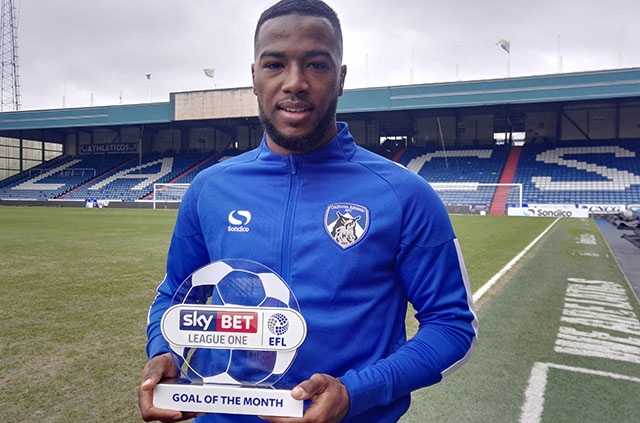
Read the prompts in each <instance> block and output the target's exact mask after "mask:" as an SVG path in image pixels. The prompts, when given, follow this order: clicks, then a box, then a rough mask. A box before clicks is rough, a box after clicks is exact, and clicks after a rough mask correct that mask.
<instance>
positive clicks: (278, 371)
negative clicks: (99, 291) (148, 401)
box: [154, 259, 306, 417]
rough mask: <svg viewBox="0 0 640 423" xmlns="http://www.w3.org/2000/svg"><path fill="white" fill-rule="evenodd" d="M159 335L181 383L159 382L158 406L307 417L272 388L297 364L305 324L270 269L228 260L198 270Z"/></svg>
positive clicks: (287, 396) (286, 391)
mask: <svg viewBox="0 0 640 423" xmlns="http://www.w3.org/2000/svg"><path fill="white" fill-rule="evenodd" d="M161 329H162V334H163V336H164V337H165V339H166V340H167V342H168V343H169V346H170V347H171V352H172V355H173V358H174V360H175V362H176V365H177V366H178V367H179V368H180V370H181V378H180V379H179V380H175V381H168V382H164V381H163V382H162V383H160V384H158V386H157V387H156V389H155V391H154V405H155V406H156V407H161V408H170V409H176V410H181V411H194V412H206V413H229V414H250V415H264V416H287V417H301V416H302V412H303V409H302V401H298V400H294V399H293V398H291V395H290V390H289V389H279V388H278V387H276V386H274V384H275V383H276V382H277V381H278V380H279V379H280V378H281V377H282V376H283V375H284V374H285V373H286V371H287V370H288V369H289V367H290V366H291V364H292V363H293V360H294V359H295V356H296V352H297V349H298V347H300V345H301V344H302V342H303V341H304V338H305V336H306V323H305V321H304V318H303V317H302V315H301V314H300V307H299V305H298V301H297V300H296V298H295V296H294V294H293V291H291V288H289V286H288V285H287V284H286V282H285V281H284V280H283V279H282V278H281V277H280V276H279V275H278V274H276V273H275V272H274V271H273V270H271V269H269V268H268V267H267V266H264V265H263V264H260V263H257V262H254V261H250V260H244V259H224V260H219V261H216V262H213V263H211V264H208V265H206V266H204V267H202V268H200V269H198V270H196V271H195V272H194V273H192V274H191V275H190V276H189V277H188V278H187V279H185V280H184V281H183V282H182V284H181V285H180V287H179V289H178V290H177V291H176V293H175V295H174V297H173V301H172V305H171V307H170V308H169V309H167V311H166V312H165V313H164V315H163V317H162V321H161Z"/></svg>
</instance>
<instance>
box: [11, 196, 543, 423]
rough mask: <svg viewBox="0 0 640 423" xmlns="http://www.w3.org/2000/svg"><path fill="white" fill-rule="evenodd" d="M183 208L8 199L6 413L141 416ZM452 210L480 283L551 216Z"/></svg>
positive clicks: (14, 418)
mask: <svg viewBox="0 0 640 423" xmlns="http://www.w3.org/2000/svg"><path fill="white" fill-rule="evenodd" d="M175 217H176V213H175V211H172V210H157V211H153V210H140V209H135V210H125V209H82V208H37V207H31V208H27V207H0V237H1V240H2V241H1V242H0V269H2V273H1V276H0V289H1V290H2V295H1V296H0V318H1V319H2V330H1V331H0V403H1V404H2V405H3V410H2V414H3V421H7V422H33V421H46V422H51V423H55V422H80V421H83V422H98V421H100V422H102V421H105V422H106V421H108V422H139V421H140V418H139V414H138V409H137V398H136V391H137V387H138V384H139V381H140V377H141V370H142V367H143V366H144V364H145V362H146V357H145V353H144V346H145V342H146V337H145V325H146V314H147V310H148V307H149V305H150V303H151V301H152V300H153V297H154V294H155V287H156V286H157V284H158V283H159V282H160V280H161V279H162V277H163V276H164V271H165V270H164V265H165V256H166V251H167V247H168V244H169V240H170V236H171V231H172V229H173V224H174V221H175ZM452 220H453V224H454V227H455V229H456V232H457V234H458V237H459V239H460V242H461V245H462V249H463V252H464V255H465V260H466V264H467V268H468V271H469V275H470V278H471V281H472V286H473V288H474V290H475V289H477V288H478V287H479V286H481V285H482V284H483V283H484V282H486V280H487V279H489V278H490V277H491V276H492V275H493V274H494V273H496V272H497V271H498V270H499V269H500V268H501V267H502V266H504V265H505V264H506V263H507V262H508V261H509V260H511V258H512V257H513V256H514V255H515V254H517V253H518V252H519V251H520V250H522V249H523V248H524V247H525V246H526V245H528V244H529V243H530V242H531V240H532V239H534V238H535V236H537V234H538V233H540V232H541V231H542V230H543V229H544V228H546V227H547V226H548V224H549V223H550V222H551V220H548V219H539V218H538V219H530V218H506V217H492V216H453V217H452ZM501 312H503V313H508V309H505V310H502V311H501ZM505 371H506V370H505ZM527 371H528V369H527ZM471 373H472V374H473V372H471ZM477 377H482V375H479V376H477ZM454 395H455V393H454ZM440 400H442V399H440ZM419 416H420V415H419ZM417 418H418V420H416V421H429V420H421V419H422V417H417ZM433 421H436V420H433ZM460 421H463V420H460ZM487 421H488V420H487Z"/></svg>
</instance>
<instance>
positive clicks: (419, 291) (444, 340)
mask: <svg viewBox="0 0 640 423" xmlns="http://www.w3.org/2000/svg"><path fill="white" fill-rule="evenodd" d="M438 203H439V201H438ZM440 208H441V209H442V210H440ZM433 212H434V210H431V211H430V212H429V214H430V215H429V216H427V212H426V211H423V212H422V216H421V213H420V212H418V213H417V214H416V215H417V218H418V220H416V219H413V223H407V225H405V226H406V228H407V231H408V232H405V235H404V236H403V242H401V245H400V248H399V252H398V255H397V261H396V279H397V280H398V281H399V283H401V284H402V285H403V288H404V290H405V292H406V294H407V298H408V299H409V302H410V303H411V304H412V305H413V307H414V309H415V310H416V314H415V318H416V319H417V321H418V325H419V326H418V331H417V333H416V334H415V335H414V336H413V338H411V339H410V340H408V341H407V342H406V343H405V344H404V345H402V346H401V347H400V348H399V349H398V350H397V351H396V352H394V353H392V354H391V355H389V356H388V357H386V358H384V359H381V360H379V361H378V362H377V363H376V364H374V365H372V366H368V367H365V368H363V369H361V370H352V371H349V372H347V373H346V374H345V375H343V376H342V377H341V378H340V380H341V381H342V383H343V384H344V385H345V386H346V387H347V390H348V391H349V395H350V398H351V406H350V410H349V415H348V417H352V416H356V415H358V414H360V413H362V412H364V411H366V410H367V409H369V408H371V407H373V406H377V405H386V404H389V403H391V402H392V401H394V400H396V399H398V398H400V397H402V396H406V395H408V394H409V393H411V392H412V391H414V390H416V389H419V388H422V387H425V386H429V385H433V384H435V383H437V382H439V381H440V380H441V379H442V378H443V377H444V376H446V375H447V374H449V373H450V372H451V371H453V370H455V369H456V368H458V367H459V366H461V365H462V364H464V363H465V362H466V361H467V360H468V359H469V358H470V356H471V355H472V353H473V351H474V349H475V346H476V343H477V328H478V325H477V319H476V315H475V309H474V306H473V300H472V297H471V291H470V287H469V281H468V276H467V271H466V268H465V265H464V261H463V258H462V254H461V250H460V246H459V244H458V241H457V239H455V238H454V235H453V230H452V229H450V226H451V224H450V222H449V218H448V215H447V214H446V211H444V207H439V206H437V207H435V219H434V216H433ZM425 222H426V223H425ZM443 229H444V231H443ZM415 234H418V235H415ZM430 238H431V239H436V240H437V242H439V244H436V245H429V239H430ZM443 239H444V241H442V240H443Z"/></svg>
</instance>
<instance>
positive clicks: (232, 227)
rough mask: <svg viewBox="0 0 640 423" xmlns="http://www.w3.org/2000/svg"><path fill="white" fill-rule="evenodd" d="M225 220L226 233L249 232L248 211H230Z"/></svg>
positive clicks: (249, 220)
mask: <svg viewBox="0 0 640 423" xmlns="http://www.w3.org/2000/svg"><path fill="white" fill-rule="evenodd" d="M227 219H228V220H229V226H227V231H228V232H249V226H248V225H249V222H251V212H249V211H248V210H231V212H230V213H229V216H228V218H227Z"/></svg>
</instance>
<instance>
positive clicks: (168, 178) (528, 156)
mask: <svg viewBox="0 0 640 423" xmlns="http://www.w3.org/2000/svg"><path fill="white" fill-rule="evenodd" d="M514 149H517V150H518V152H519V155H515V156H518V158H517V159H516V160H513V159H512V158H513V157H514V154H513V151H514ZM239 153H240V150H237V149H228V150H225V151H223V152H222V153H220V154H216V153H202V152H189V153H179V154H176V153H164V154H159V153H153V154H147V155H144V156H142V157H140V156H138V155H137V154H96V155H80V156H68V155H64V156H60V157H57V158H55V159H53V160H50V161H48V162H46V163H44V164H42V165H40V166H37V167H35V168H32V169H30V170H28V171H25V172H22V173H20V174H18V175H15V176H13V177H11V178H8V179H6V180H5V181H3V182H2V185H1V186H0V199H3V200H12V199H14V200H15V199H23V200H39V201H46V200H51V199H57V200H85V199H96V200H109V201H122V202H132V201H139V200H150V199H151V197H152V192H153V184H154V183H190V182H191V181H192V180H193V178H194V176H195V175H197V174H198V173H199V172H200V171H201V170H202V169H204V168H206V167H208V166H210V165H212V164H214V163H216V162H218V161H222V160H224V159H226V158H228V157H231V156H235V155H237V154H239ZM396 157H397V161H398V163H400V164H402V165H404V166H406V167H407V168H409V169H410V170H412V171H414V172H416V173H417V174H418V175H420V176H422V177H423V178H425V180H427V181H428V182H429V183H430V184H432V186H434V188H435V189H436V191H437V192H438V194H439V195H440V197H441V199H442V200H443V202H444V203H445V204H446V205H449V206H469V207H471V208H473V207H479V208H481V209H482V208H484V209H488V208H489V207H490V206H491V205H492V203H493V202H494V201H496V197H497V193H498V192H499V191H498V190H496V188H495V187H494V186H481V185H482V184H497V183H508V181H507V180H506V179H505V178H506V177H508V179H509V181H511V180H512V182H513V183H518V184H522V186H523V202H524V203H525V204H526V203H531V204H632V203H637V202H638V199H639V198H640V160H639V157H640V140H625V141H624V142H623V141H616V140H611V141H599V142H597V143H595V142H584V141H572V142H562V143H548V142H547V143H528V144H525V145H524V146H523V147H513V146H510V145H495V146H493V147H466V148H462V147H456V148H450V149H447V150H438V149H437V147H416V146H409V147H408V148H407V149H406V150H404V151H403V152H401V154H399V155H397V156H396ZM508 158H510V159H509V160H507V159H508ZM505 175H506V176H505ZM517 195H518V193H517V190H514V189H512V190H510V193H509V196H508V199H507V200H506V202H508V203H511V204H515V203H517V202H518V198H517ZM504 201H505V200H504V199H502V200H501V201H499V202H498V203H499V205H498V207H501V208H504V205H503V203H504Z"/></svg>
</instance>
